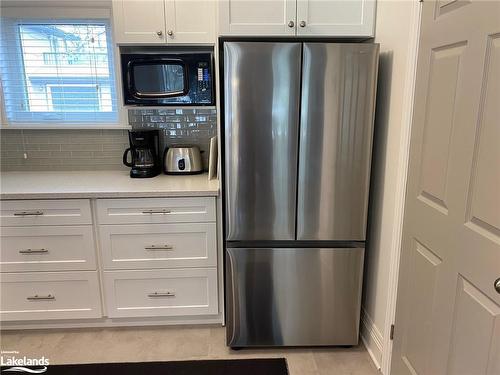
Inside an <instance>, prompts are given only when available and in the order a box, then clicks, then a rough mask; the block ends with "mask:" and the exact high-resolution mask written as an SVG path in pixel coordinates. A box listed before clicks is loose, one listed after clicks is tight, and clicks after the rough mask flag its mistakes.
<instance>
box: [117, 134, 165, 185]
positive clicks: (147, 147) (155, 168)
mask: <svg viewBox="0 0 500 375" xmlns="http://www.w3.org/2000/svg"><path fill="white" fill-rule="evenodd" d="M128 139H129V141H130V147H129V148H127V149H126V150H125V152H124V153H123V164H125V165H126V166H127V167H131V168H132V169H131V170H130V177H132V178H146V177H154V176H157V175H158V174H159V173H160V172H161V164H160V158H159V147H160V146H159V132H158V130H141V131H129V132H128ZM129 152H130V154H131V158H132V161H131V162H129V161H128V153H129Z"/></svg>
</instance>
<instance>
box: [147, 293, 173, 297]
mask: <svg viewBox="0 0 500 375" xmlns="http://www.w3.org/2000/svg"><path fill="white" fill-rule="evenodd" d="M148 297H150V298H158V297H175V292H153V293H149V294H148Z"/></svg>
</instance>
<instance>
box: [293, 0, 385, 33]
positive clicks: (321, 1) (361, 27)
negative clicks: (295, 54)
mask: <svg viewBox="0 0 500 375" xmlns="http://www.w3.org/2000/svg"><path fill="white" fill-rule="evenodd" d="M374 21H375V0H297V35H307V36H316V35H318V36H320V35H322V36H373V35H374V30H373V28H374Z"/></svg>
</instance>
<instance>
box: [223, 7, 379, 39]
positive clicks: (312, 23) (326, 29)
mask: <svg viewBox="0 0 500 375" xmlns="http://www.w3.org/2000/svg"><path fill="white" fill-rule="evenodd" d="M374 21H375V0H256V1H255V0H220V1H219V32H220V34H221V35H269V36H273V35H275V36H276V35H281V36H289V35H291V36H293V35H302V36H311V37H314V36H343V37H347V36H352V37H358V36H363V37H369V36H373V35H374Z"/></svg>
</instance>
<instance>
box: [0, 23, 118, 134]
mask: <svg viewBox="0 0 500 375" xmlns="http://www.w3.org/2000/svg"><path fill="white" fill-rule="evenodd" d="M1 31H2V35H1V37H0V69H1V70H0V74H1V78H2V88H3V96H4V107H5V114H6V117H7V120H8V122H9V123H31V124H32V123H47V122H50V123H54V122H56V123H59V122H60V123H116V122H117V121H118V112H117V97H116V85H115V72H114V61H113V47H112V46H113V44H112V41H111V32H110V25H109V22H107V20H102V19H100V20H60V19H57V20H38V19H36V20H29V19H2V30H1Z"/></svg>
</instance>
